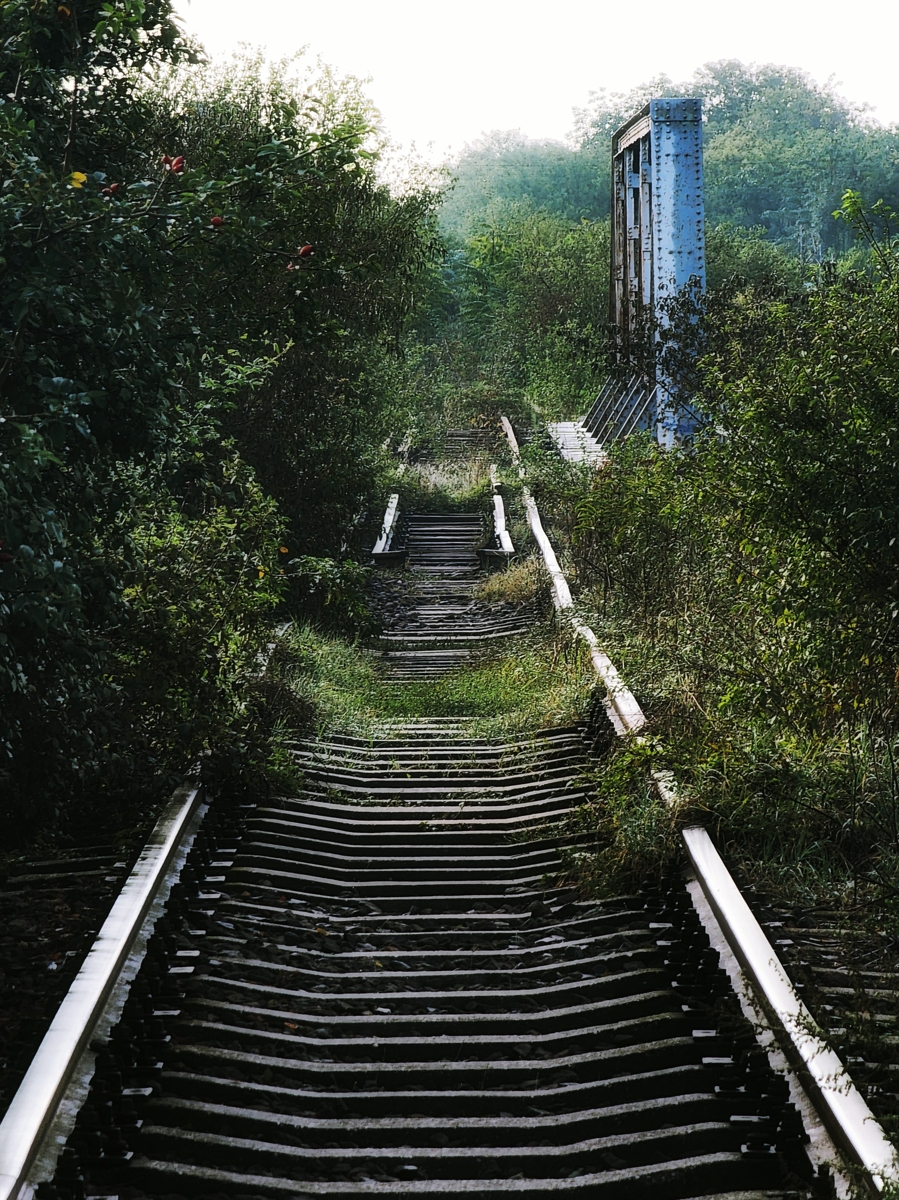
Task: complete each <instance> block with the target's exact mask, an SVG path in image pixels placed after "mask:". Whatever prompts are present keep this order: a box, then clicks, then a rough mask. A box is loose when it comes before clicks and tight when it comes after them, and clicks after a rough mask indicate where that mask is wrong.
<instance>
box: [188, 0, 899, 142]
mask: <svg viewBox="0 0 899 1200" xmlns="http://www.w3.org/2000/svg"><path fill="white" fill-rule="evenodd" d="M177 4H178V7H179V11H180V12H181V14H182V17H183V20H184V24H185V26H186V27H187V29H188V30H189V31H191V32H192V33H194V34H196V35H197V36H198V37H199V38H200V40H201V41H202V42H203V43H204V44H205V46H206V48H207V49H208V50H209V51H210V53H211V54H213V55H214V56H219V55H222V54H226V53H227V52H228V51H230V50H231V49H233V48H235V47H236V46H237V45H238V43H240V42H249V43H250V44H252V45H256V46H263V47H265V48H266V49H267V51H268V52H269V54H270V55H277V56H280V55H283V54H288V53H291V52H293V51H295V50H298V49H300V48H301V47H303V46H307V47H308V49H309V52H310V53H311V54H312V55H313V56H320V57H321V58H322V59H323V60H324V61H325V62H327V63H329V64H330V65H331V66H333V67H335V68H336V69H337V71H338V72H340V73H341V74H352V75H357V76H360V77H370V80H371V82H370V83H369V84H368V85H367V87H366V91H367V93H368V95H369V96H371V98H372V99H373V100H374V102H375V104H376V105H377V106H378V108H379V109H380V111H381V114H382V117H383V121H384V126H385V128H386V130H387V131H388V133H389V134H390V135H391V136H392V137H393V138H394V139H395V140H396V141H398V142H400V143H402V144H403V145H405V146H408V145H409V144H410V143H412V142H414V143H416V145H417V146H418V148H419V150H420V151H424V150H425V149H426V147H427V146H428V144H429V143H432V144H433V149H432V151H431V156H433V157H443V155H444V154H445V153H446V152H447V150H449V149H451V148H459V147H461V146H462V145H463V144H464V143H465V142H467V141H471V140H473V139H474V138H476V137H478V135H479V134H480V133H481V132H482V131H484V130H489V129H521V130H522V131H523V132H524V133H526V134H528V135H530V136H531V137H554V138H564V136H565V135H566V133H567V132H568V131H569V130H570V128H571V126H572V109H573V108H575V107H577V106H581V105H583V104H584V103H585V102H586V100H587V96H588V93H589V92H590V91H591V90H596V89H598V88H602V87H605V88H609V89H610V90H612V91H625V90H627V89H629V88H630V87H633V86H634V85H636V84H638V83H641V82H643V81H644V80H646V79H649V78H651V77H652V76H654V75H656V74H658V73H660V72H663V71H664V72H666V73H667V74H668V75H670V76H671V77H672V78H673V79H675V80H677V79H686V78H689V76H690V75H691V74H692V73H693V70H694V69H695V68H696V67H697V66H699V65H700V64H702V63H704V62H709V61H712V60H714V59H720V58H739V59H742V60H743V61H744V62H774V63H782V64H785V65H787V66H792V67H799V68H802V69H803V70H805V71H808V72H809V73H810V74H811V75H812V76H813V77H814V78H815V79H817V80H819V81H824V80H825V79H827V78H828V77H829V76H831V75H833V76H834V77H835V78H836V80H837V82H838V84H839V85H840V90H841V91H842V93H843V94H844V95H845V96H846V97H848V98H849V99H851V100H856V101H867V102H868V103H870V104H871V105H873V106H874V115H875V116H876V117H877V118H878V119H880V120H881V121H884V122H894V121H899V65H897V64H899V49H897V47H899V36H897V35H899V4H897V3H896V0H868V3H866V4H864V5H860V4H859V5H849V6H848V7H847V6H846V5H845V4H843V3H841V4H837V3H836V0H830V3H828V0H814V2H813V0H755V2H754V3H751V4H749V3H745V2H744V3H734V2H733V0H731V2H730V3H728V2H727V0H693V3H692V4H683V3H680V4H678V3H677V2H676V0H665V2H664V3H662V2H661V0H643V2H642V3H639V4H629V3H619V4H616V5H611V4H598V3H596V0H591V2H589V3H588V2H587V0H556V2H555V3H549V4H541V5H540V7H539V8H536V7H534V6H530V7H529V6H527V5H526V4H522V3H515V4H513V3H511V0H453V2H452V3H446V4H439V5H438V4H435V3H427V0H317V2H316V3H308V2H307V3H294V0H177Z"/></svg>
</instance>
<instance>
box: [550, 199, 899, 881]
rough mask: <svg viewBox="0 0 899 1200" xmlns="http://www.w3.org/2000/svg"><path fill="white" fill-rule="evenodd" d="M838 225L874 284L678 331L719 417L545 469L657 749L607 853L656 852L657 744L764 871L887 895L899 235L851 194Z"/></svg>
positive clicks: (745, 304) (581, 572)
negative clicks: (604, 460)
mask: <svg viewBox="0 0 899 1200" xmlns="http://www.w3.org/2000/svg"><path fill="white" fill-rule="evenodd" d="M841 215H842V216H843V217H844V218H845V219H846V222H847V227H851V228H853V229H854V230H855V232H856V233H857V234H860V235H862V239H863V240H865V241H867V242H868V244H869V247H870V249H871V250H872V251H873V255H872V258H871V260H870V261H871V264H872V265H871V271H870V272H869V273H868V274H864V275H863V274H860V273H855V272H848V273H845V274H843V275H842V276H839V275H837V274H834V275H832V276H830V277H826V276H825V277H824V278H822V279H821V281H820V284H819V286H818V287H817V288H816V289H815V290H813V291H806V290H802V291H799V292H791V291H789V290H787V289H784V288H783V287H780V286H770V285H769V286H767V287H765V286H761V285H758V284H756V285H747V284H745V283H740V284H737V283H734V284H732V285H731V287H730V288H728V289H724V290H722V291H720V292H719V293H718V294H717V295H712V296H710V297H709V299H708V301H707V303H706V307H705V311H704V313H703V314H701V315H700V317H699V320H698V321H696V320H695V316H696V314H693V318H694V319H693V320H690V321H687V322H685V324H684V325H683V327H682V328H681V329H680V331H679V334H680V339H681V343H682V351H683V363H682V368H683V370H684V372H685V373H686V382H687V383H688V385H689V386H690V387H691V389H692V392H693V394H694V395H695V397H696V399H697V401H698V403H699V405H700V406H701V408H702V410H703V411H704V413H705V415H706V417H707V419H708V420H707V424H706V427H705V429H704V430H703V431H702V432H701V433H700V435H699V437H698V440H697V444H696V446H695V447H694V449H693V451H692V452H691V453H679V454H667V453H663V452H661V451H659V450H658V449H656V448H655V447H654V446H652V445H651V444H649V443H648V442H643V441H642V440H641V439H639V438H638V439H635V440H633V441H632V442H630V443H628V444H627V445H625V446H622V447H619V448H617V449H616V451H615V453H614V455H613V456H612V458H611V460H610V462H609V464H608V465H607V466H606V467H605V468H603V469H602V470H601V471H599V472H595V473H590V472H581V473H580V474H579V475H577V476H574V475H571V474H566V472H564V471H562V470H561V469H560V468H559V467H558V466H555V467H553V468H552V469H550V468H549V465H548V464H542V465H541V464H538V466H539V469H540V472H541V474H542V478H543V485H542V497H543V500H544V503H545V505H546V506H547V508H551V509H554V511H555V513H556V519H557V522H558V526H557V527H558V528H559V530H560V531H563V530H567V534H568V537H569V540H570V545H571V550H572V554H573V562H574V564H575V566H576V569H577V573H578V578H579V581H580V585H581V587H582V589H583V590H582V599H583V602H584V603H585V604H586V605H587V606H588V607H589V608H590V609H592V611H593V619H594V620H595V622H596V628H597V629H598V630H599V631H600V632H601V636H602V638H603V641H604V642H605V644H606V646H607V648H608V649H609V651H610V653H611V654H612V656H613V658H615V660H616V661H617V662H618V665H619V666H620V667H621V668H622V669H623V672H624V674H625V677H626V678H627V680H628V682H629V684H630V685H631V686H632V687H633V688H634V690H635V691H636V693H637V695H638V696H639V697H640V699H641V702H642V703H643V704H644V705H645V707H646V708H647V710H648V711H649V713H650V716H651V719H652V731H653V733H654V734H655V736H656V737H657V738H658V739H659V749H654V748H653V745H652V744H649V745H648V746H643V747H638V748H636V749H633V750H630V751H625V752H624V753H623V754H622V755H621V756H620V758H619V759H618V762H617V766H615V767H614V769H613V770H612V772H611V774H610V775H609V776H607V777H606V779H605V784H604V788H605V791H604V800H603V806H604V807H603V818H604V820H605V821H606V822H607V823H606V828H607V829H608V828H609V824H608V822H611V826H612V827H613V828H615V829H617V841H616V842H615V850H616V853H619V854H622V855H626V856H627V857H628V859H629V862H630V864H631V865H632V866H633V865H634V864H635V863H639V862H640V861H641V855H642V861H643V862H646V861H654V860H656V859H657V856H658V853H659V848H660V846H662V845H663V844H664V836H663V834H664V830H663V828H662V826H664V821H662V822H661V825H660V820H661V818H660V816H659V813H658V811H657V810H656V809H654V808H653V806H652V805H649V806H648V807H647V796H646V788H645V769H646V755H647V754H648V753H655V754H657V755H658V754H660V755H661V756H662V757H663V760H664V759H665V758H667V760H668V762H669V764H670V765H672V766H674V767H676V769H677V774H678V776H679V778H680V779H681V780H682V782H683V784H684V791H685V796H686V798H687V799H688V801H689V802H690V803H691V804H692V805H694V806H696V807H698V808H699V809H701V810H703V811H704V814H705V815H706V816H708V815H710V814H711V815H712V817H713V818H714V819H716V820H717V821H718V822H719V828H720V831H721V835H722V838H723V839H724V840H725V842H728V843H729V844H730V845H731V847H732V848H733V849H734V850H735V851H736V852H737V853H738V854H740V855H741V856H744V857H747V858H752V859H754V860H755V861H756V865H755V866H754V867H753V875H754V877H755V878H756V880H759V879H760V878H761V877H762V875H763V874H764V870H765V869H766V867H765V866H759V865H758V864H759V860H761V861H762V862H763V863H766V864H767V869H769V870H770V871H771V877H772V878H775V877H777V872H778V870H782V872H783V875H781V876H780V878H779V879H778V882H779V883H781V884H782V883H783V882H784V876H786V878H787V879H788V881H789V883H790V884H791V885H792V886H795V887H796V888H798V889H800V890H801V889H802V888H805V887H807V888H808V889H809V890H810V891H815V890H816V889H819V888H820V887H821V886H822V882H823V883H824V884H826V885H827V886H829V887H830V888H832V889H833V891H834V892H835V893H836V892H839V891H840V889H841V888H843V887H846V886H847V885H848V887H849V889H850V893H849V894H850V896H852V895H856V896H857V895H858V894H859V889H867V888H870V887H874V888H875V890H876V892H877V894H878V895H879V896H880V897H881V898H886V899H887V900H890V901H891V900H892V898H893V896H894V887H895V884H894V877H895V866H896V845H897V833H899V824H897V822H899V776H897V772H896V751H897V743H899V706H897V690H896V689H897V678H899V623H897V617H899V553H897V548H899V543H897V534H896V525H897V519H899V513H897V508H896V504H897V501H896V486H895V447H896V444H897V439H899V406H897V396H899V353H897V346H899V257H897V250H899V245H897V239H896V237H895V233H894V229H895V218H893V217H892V214H891V213H890V212H889V210H888V209H887V208H886V207H885V206H884V205H878V206H875V208H874V210H873V211H871V210H866V209H865V208H864V206H863V205H862V203H861V200H860V198H859V197H858V195H857V194H855V193H849V194H847V196H846V198H845V201H844V205H843V208H842V210H841ZM657 761H658V760H657ZM694 811H695V809H694ZM778 864H779V865H778Z"/></svg>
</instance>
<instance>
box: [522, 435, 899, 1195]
mask: <svg viewBox="0 0 899 1200" xmlns="http://www.w3.org/2000/svg"><path fill="white" fill-rule="evenodd" d="M500 419H501V422H502V426H503V429H504V430H505V433H506V437H507V439H508V441H509V448H510V451H511V454H512V461H513V462H514V463H515V464H516V465H517V466H518V469H519V475H520V476H521V477H522V480H524V469H523V467H522V466H521V454H520V451H519V448H518V440H517V438H516V437H515V431H514V430H513V428H512V426H511V424H510V423H509V421H508V419H507V418H506V417H501V418H500ZM522 494H523V497H524V502H525V507H526V509H527V512H528V522H529V524H530V526H531V530H532V532H533V534H534V538H535V540H536V542H537V545H538V546H539V547H540V551H541V553H542V555H543V562H544V565H545V567H546V571H547V573H548V575H549V577H550V579H551V580H552V585H553V600H554V602H555V606H556V608H557V610H559V611H560V612H561V613H562V614H563V615H565V616H566V617H567V618H568V621H569V623H570V625H571V626H572V628H573V629H574V630H575V631H576V632H577V633H578V634H580V636H581V637H583V639H584V640H585V641H586V642H587V644H588V645H589V647H590V657H591V660H592V662H593V665H594V667H595V669H596V672H597V674H598V675H599V677H600V679H602V681H603V683H604V685H605V687H606V693H607V698H606V711H607V713H608V715H609V719H610V720H611V722H612V725H613V726H614V729H615V732H616V733H617V734H619V735H620V736H634V735H636V734H638V733H639V731H640V730H641V729H643V728H644V726H645V725H646V717H645V715H644V713H643V710H642V709H641V708H640V705H639V704H638V703H637V700H636V698H635V697H634V696H633V694H632V693H631V692H630V691H629V690H628V689H627V688H626V687H625V685H624V683H623V681H622V680H621V677H620V675H619V674H618V672H617V670H616V669H615V667H614V665H613V664H612V662H611V660H610V659H609V657H608V655H606V654H605V653H604V651H603V650H602V649H601V648H600V646H599V642H598V639H597V637H596V635H595V634H594V632H593V630H592V629H590V627H589V626H588V625H586V624H585V623H584V622H583V621H582V620H581V619H580V618H579V617H578V616H577V615H576V613H575V611H574V600H573V598H572V595H571V590H570V588H569V586H568V582H567V580H566V579H565V576H564V574H563V573H562V569H561V567H560V566H559V560H558V558H557V557H556V553H555V550H554V549H553V547H552V543H551V542H550V540H549V538H548V537H547V536H546V532H545V531H544V529H543V525H542V522H541V521H540V514H539V512H538V511H537V505H536V504H535V502H534V498H533V496H532V495H531V493H530V491H529V490H528V488H527V486H526V485H524V484H523V489H522ZM651 778H652V781H653V785H654V786H655V788H656V790H657V792H658V794H659V796H660V797H661V799H662V800H663V802H664V803H665V804H667V805H668V806H669V807H675V806H676V805H677V802H678V796H677V783H676V780H675V779H674V776H673V774H672V773H671V772H669V771H658V770H657V771H653V772H651ZM681 840H682V842H683V844H684V848H685V850H686V852H687V854H688V856H689V858H690V861H691V863H692V865H693V869H694V871H695V873H696V878H697V880H698V882H699V885H700V887H701V888H702V891H703V893H704V895H705V896H706V899H707V900H708V902H709V905H710V906H711V908H712V911H713V912H714V914H715V916H716V918H717V920H718V923H719V924H720V926H721V929H722V932H723V933H724V936H725V937H726V939H727V941H728V943H729V945H730V947H731V950H732V951H733V953H734V955H735V956H736V958H737V960H738V962H739V963H740V965H741V966H742V968H743V970H744V971H745V973H746V975H747V976H748V978H749V980H750V983H751V984H752V987H753V991H754V992H755V994H756V995H757V997H758V999H759V1001H760V1003H761V1006H762V1008H763V1009H764V1011H765V1012H766V1014H767V1016H768V1018H769V1020H770V1021H771V1022H772V1025H773V1027H774V1029H775V1030H776V1031H777V1033H778V1036H779V1040H780V1042H781V1043H782V1045H783V1048H784V1050H785V1052H786V1054H787V1056H788V1058H790V1059H791V1060H792V1062H793V1063H794V1064H795V1065H796V1066H798V1067H799V1070H800V1072H801V1078H802V1082H803V1084H805V1085H806V1087H807V1090H808V1091H809V1094H810V1098H811V1101H812V1104H813V1105H814V1107H815V1109H816V1111H817V1112H818V1113H819V1115H820V1116H821V1119H822V1120H823V1122H824V1124H825V1125H826V1126H827V1128H828V1130H829V1131H830V1133H831V1136H832V1137H833V1138H834V1140H835V1141H836V1142H837V1144H838V1145H839V1146H840V1148H841V1149H842V1150H844V1151H845V1152H846V1153H847V1155H848V1156H849V1157H850V1158H851V1159H852V1160H853V1161H854V1162H855V1163H856V1164H857V1165H858V1166H860V1167H861V1168H862V1171H863V1172H864V1174H865V1177H866V1179H867V1182H868V1184H869V1186H870V1187H871V1188H872V1189H873V1191H874V1192H875V1193H879V1192H882V1191H883V1190H884V1189H885V1188H886V1187H887V1186H891V1185H892V1186H895V1185H897V1184H899V1156H897V1153H896V1150H895V1149H894V1147H893V1145H892V1143H891V1142H890V1140H889V1138H888V1137H887V1136H886V1134H885V1133H884V1131H883V1128H882V1126H881V1125H880V1123H879V1122H878V1120H877V1118H876V1117H875V1116H874V1114H873V1112H872V1111H871V1109H870V1108H869V1107H868V1104H867V1102H866V1101H865V1099H864V1097H863V1096H862V1094H861V1092H859V1090H858V1088H857V1087H856V1086H855V1083H854V1082H853V1080H852V1078H851V1076H850V1075H849V1073H848V1072H847V1070H846V1068H845V1067H844V1065H843V1063H842V1062H841V1061H840V1058H839V1057H838V1055H837V1054H836V1053H835V1052H834V1051H833V1050H832V1049H831V1047H830V1046H829V1045H828V1044H827V1041H826V1039H825V1037H824V1034H823V1032H822V1031H821V1029H820V1028H819V1027H818V1025H817V1024H816V1022H815V1021H814V1019H813V1018H812V1016H811V1013H809V1011H808V1009H807V1008H806V1007H805V1005H804V1004H803V1002H802V1000H801V999H800V998H799V995H798V993H797V992H796V989H795V988H794V987H793V984H792V983H791V981H790V978H789V976H788V975H787V972H786V970H785V969H784V967H783V964H782V963H781V961H780V959H779V958H778V957H777V954H776V952H775V950H774V947H773V946H772V945H771V943H770V941H769V940H768V938H767V936H766V934H765V932H764V930H763V929H762V927H761V925H759V923H758V920H757V919H756V917H755V915H754V914H753V912H752V910H751V909H750V907H749V905H748V904H747V903H746V901H745V900H744V898H743V896H742V895H741V893H740V889H739V888H738V887H737V884H736V882H735V881H734V878H733V876H732V875H731V873H730V872H729V871H728V869H727V867H726V866H725V864H724V862H723V860H722V859H721V856H720V854H719V853H718V851H717V850H716V849H715V845H714V843H713V842H712V839H711V837H710V836H709V833H708V830H706V829H704V828H703V827H702V826H698V825H694V826H689V827H687V828H685V829H683V830H681Z"/></svg>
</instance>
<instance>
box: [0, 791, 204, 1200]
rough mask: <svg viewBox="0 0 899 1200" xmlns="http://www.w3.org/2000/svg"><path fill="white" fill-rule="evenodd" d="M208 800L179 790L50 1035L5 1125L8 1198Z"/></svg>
mask: <svg viewBox="0 0 899 1200" xmlns="http://www.w3.org/2000/svg"><path fill="white" fill-rule="evenodd" d="M202 803H203V795H202V789H201V788H200V787H191V786H187V787H183V788H179V789H178V791H176V792H175V794H174V795H173V796H172V798H171V799H170V800H169V802H168V804H167V805H166V807H165V809H164V810H163V813H162V815H161V816H160V818H159V820H158V821H157V822H156V825H155V826H154V828H153V832H152V833H151V834H150V837H149V838H148V840H147V843H146V845H145V846H144V848H143V850H142V851H141V853H140V856H139V857H138V860H137V862H136V863H135V865H134V868H133V869H132V871H131V874H130V875H129V876H128V878H127V879H126V880H125V884H124V886H123V887H122V890H121V892H120V893H119V895H118V897H117V898H116V901H115V903H114V904H113V906H112V908H111V910H110V912H109V915H108V916H107V918H106V920H105V921H104V922H103V926H102V928H101V929H100V932H99V933H98V934H97V937H96V938H95V940H94V943H93V945H92V946H91V948H90V950H89V952H88V954H87V957H86V958H85V960H84V962H83V963H82V965H81V969H80V970H79V972H78V974H77V975H76V976H75V978H74V980H73V981H72V984H71V986H70V987H69V990H68V992H67V993H66V996H65V998H64V999H63V1001H62V1004H61V1005H60V1006H59V1009H58V1010H57V1013H56V1016H55V1017H54V1018H53V1022H52V1024H51V1025H50V1028H49V1029H48V1030H47V1032H46V1034H45V1035H44V1039H43V1041H42V1042H41V1044H40V1046H39V1047H38V1050H37V1053H36V1054H35V1056H34V1058H33V1059H32V1061H31V1065H30V1067H29V1068H28V1071H27V1072H26V1074H25V1077H24V1079H23V1080H22V1082H21V1084H20V1085H19V1088H18V1091H17V1092H16V1094H15V1096H14V1097H13V1099H12V1103H11V1104H10V1106H9V1108H8V1109H7V1112H6V1115H5V1116H4V1118H3V1121H2V1122H0V1200H17V1198H18V1196H19V1194H20V1192H21V1191H22V1189H23V1187H24V1186H25V1185H26V1183H27V1182H28V1172H29V1171H30V1169H31V1168H32V1167H33V1165H34V1163H35V1160H36V1158H37V1156H38V1154H39V1152H40V1150H41V1145H42V1143H43V1141H44V1139H45V1137H46V1135H47V1133H48V1131H49V1129H50V1126H51V1124H52V1123H53V1121H54V1119H55V1117H56V1113H57V1110H58V1108H59V1106H60V1104H61V1102H62V1100H63V1098H64V1096H65V1093H66V1089H67V1088H68V1086H69V1084H70V1083H71V1081H72V1078H73V1076H74V1074H75V1072H76V1070H77V1068H78V1065H79V1061H80V1059H81V1056H82V1054H83V1053H84V1051H85V1050H86V1049H87V1048H88V1046H89V1044H90V1042H91V1040H92V1039H93V1036H94V1032H95V1030H96V1028H97V1024H98V1022H99V1021H100V1019H101V1017H102V1015H103V1011H104V1008H105V1007H106V1005H107V1003H108V1002H109V1000H110V997H111V995H112V993H113V990H114V989H115V987H116V984H117V982H118V981H119V977H120V975H121V973H122V970H123V968H124V966H125V964H126V962H127V960H128V958H129V956H130V955H131V953H132V950H133V948H134V947H135V943H136V942H137V940H138V938H139V937H140V935H141V932H142V930H143V926H144V921H145V920H146V918H147V915H148V913H149V911H150V908H151V906H152V905H153V902H154V900H155V899H156V897H157V896H158V895H159V893H160V890H161V889H162V886H163V884H164V882H165V880H166V877H167V874H168V871H169V868H170V867H171V865H172V862H173V860H174V859H175V857H176V856H177V854H178V852H179V850H180V849H181V848H182V845H183V843H184V840H185V838H186V836H187V835H188V834H189V832H190V831H191V826H192V821H193V818H194V817H195V815H196V814H197V812H198V810H199V809H200V807H201V805H202Z"/></svg>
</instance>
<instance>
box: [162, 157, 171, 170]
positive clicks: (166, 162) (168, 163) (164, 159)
mask: <svg viewBox="0 0 899 1200" xmlns="http://www.w3.org/2000/svg"><path fill="white" fill-rule="evenodd" d="M162 165H163V166H164V167H170V166H171V165H172V160H171V158H170V157H169V155H168V154H163V156H162Z"/></svg>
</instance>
